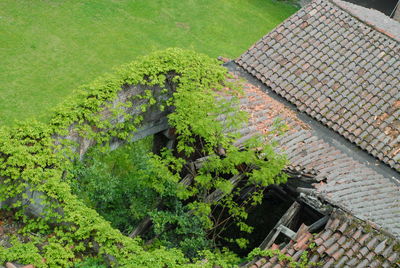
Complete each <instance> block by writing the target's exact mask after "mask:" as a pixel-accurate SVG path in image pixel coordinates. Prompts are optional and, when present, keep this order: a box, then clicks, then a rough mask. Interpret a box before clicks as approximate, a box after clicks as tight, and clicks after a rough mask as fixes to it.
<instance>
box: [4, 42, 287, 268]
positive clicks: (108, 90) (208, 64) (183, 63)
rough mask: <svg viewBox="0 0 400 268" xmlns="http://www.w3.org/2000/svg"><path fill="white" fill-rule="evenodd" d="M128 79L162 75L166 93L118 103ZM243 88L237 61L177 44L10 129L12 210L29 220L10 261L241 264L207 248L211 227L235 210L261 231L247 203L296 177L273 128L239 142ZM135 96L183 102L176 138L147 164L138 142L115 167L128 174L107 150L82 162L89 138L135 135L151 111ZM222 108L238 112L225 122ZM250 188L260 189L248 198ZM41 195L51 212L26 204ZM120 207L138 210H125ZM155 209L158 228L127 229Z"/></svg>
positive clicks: (8, 253) (151, 81)
mask: <svg viewBox="0 0 400 268" xmlns="http://www.w3.org/2000/svg"><path fill="white" fill-rule="evenodd" d="M127 85H142V86H146V85H147V86H149V87H153V86H158V87H159V88H160V94H161V95H162V97H161V98H159V96H156V95H154V94H153V93H154V92H153V91H151V90H149V89H146V88H144V89H143V88H142V89H143V90H142V92H141V93H140V94H139V95H134V96H132V98H128V99H126V100H125V101H126V102H123V103H118V104H116V103H115V102H114V100H116V99H117V98H118V94H119V93H120V92H121V91H122V90H123V89H122V88H127ZM227 88H229V90H228V89H227ZM171 91H173V94H172V95H171ZM139 92H140V91H139ZM238 94H240V88H238V87H237V86H236V85H234V84H231V83H228V82H227V73H226V70H225V69H224V68H223V67H221V66H219V64H218V62H217V61H215V60H212V59H210V58H208V57H207V56H205V55H201V54H196V53H194V52H191V51H185V50H180V49H169V50H166V51H162V52H157V53H154V54H152V55H150V56H147V57H143V58H142V59H140V60H138V61H135V62H133V63H131V64H129V65H126V66H124V67H122V68H121V69H120V70H118V71H117V72H116V73H115V74H113V75H109V76H106V77H103V78H101V79H99V80H97V81H95V82H94V83H92V84H90V85H87V86H84V87H82V88H81V90H80V91H78V92H77V94H76V95H75V96H74V97H73V98H71V99H70V100H68V101H67V102H66V103H65V104H64V106H62V107H60V108H59V110H58V111H57V113H56V114H55V115H54V116H53V118H52V120H51V122H50V123H49V124H47V125H44V124H42V123H28V124H20V125H18V126H16V127H13V128H1V129H0V156H1V158H0V160H1V161H0V177H1V178H2V182H1V184H0V198H1V199H0V201H6V200H10V199H13V200H12V201H13V202H9V205H8V206H7V209H9V210H12V211H15V219H16V220H19V221H21V222H22V224H23V225H24V227H23V228H22V230H21V233H20V234H19V235H18V236H14V237H12V238H10V239H11V240H10V241H9V242H10V245H11V246H10V247H0V262H4V261H17V262H21V263H33V264H35V266H37V267H66V266H71V265H73V264H75V263H77V264H78V263H82V262H84V263H85V262H94V263H95V262H97V260H99V258H100V259H102V260H103V261H104V262H105V263H106V264H107V265H109V266H116V265H118V266H121V267H124V266H125V267H198V266H200V267H212V266H214V265H219V266H222V267H232V266H234V264H235V263H237V262H238V258H237V257H235V256H234V255H232V253H230V252H225V251H218V250H212V249H213V247H210V249H211V250H210V249H207V250H204V249H206V248H208V246H209V242H210V241H211V242H212V239H211V240H210V239H205V237H206V236H205V235H207V237H208V238H209V237H210V236H211V237H212V236H213V235H214V234H213V231H214V230H215V228H216V227H217V226H219V225H221V224H222V223H223V222H222V221H227V220H233V221H234V222H235V224H237V225H238V226H239V227H240V230H242V231H245V232H251V226H248V225H247V224H246V223H245V219H246V217H247V213H246V206H248V205H256V204H257V203H259V202H260V200H261V199H260V196H261V195H262V191H263V187H265V186H267V185H270V184H274V183H276V184H278V183H282V182H285V181H286V176H285V175H284V174H282V172H281V170H282V168H283V167H284V165H285V164H286V160H285V158H284V157H282V156H280V155H277V154H275V153H274V151H273V147H272V145H271V144H269V143H266V142H265V140H264V139H263V138H262V137H254V138H253V139H250V140H248V141H246V142H243V143H242V144H241V146H234V145H233V143H234V141H236V140H237V139H238V138H239V137H240V135H239V134H238V133H235V132H234V131H233V132H230V131H229V130H234V129H235V128H236V127H238V126H240V125H242V124H243V122H244V121H243V120H245V115H244V114H243V113H242V112H240V111H238V110H237V107H238V106H237V102H238V100H237V98H236V96H237V95H238ZM225 95H230V96H231V97H232V98H228V99H227V98H224V97H222V96H225ZM167 96H171V97H170V98H165V97H167ZM135 100H140V102H141V105H140V107H136V108H138V109H139V111H141V112H142V113H145V112H146V111H147V110H148V109H150V108H151V109H153V108H154V107H155V108H157V109H160V110H164V109H169V108H168V107H173V109H172V111H173V112H172V113H170V114H169V115H168V120H169V124H170V125H171V127H173V128H174V129H175V132H176V136H177V143H176V145H175V146H174V147H173V149H172V150H163V151H162V153H161V154H160V155H155V154H153V155H150V156H145V155H142V156H141V157H142V159H141V160H146V161H144V162H143V163H146V166H145V167H143V166H140V163H137V166H135V165H131V163H129V161H131V155H130V154H135V152H132V153H130V154H128V155H124V154H123V153H122V154H121V155H119V158H120V159H122V160H123V161H126V163H121V167H120V168H118V169H117V170H114V172H115V173H116V174H118V176H120V177H119V178H118V177H110V175H109V174H108V171H109V169H112V168H113V167H115V166H112V165H111V166H103V167H100V166H98V165H97V162H96V159H92V160H90V159H89V160H88V161H93V162H92V167H93V168H92V169H90V168H89V169H82V168H81V169H79V168H78V169H76V168H74V167H73V165H72V164H73V162H76V161H78V160H79V157H80V155H79V153H80V152H81V149H79V148H81V147H79V146H82V144H86V143H87V142H92V143H93V142H96V146H94V147H93V148H94V150H100V151H104V150H107V148H108V145H109V144H110V142H111V141H112V140H115V139H116V138H118V139H120V140H121V139H129V138H130V137H131V136H132V133H134V131H135V130H136V128H137V127H139V126H140V124H141V123H142V121H143V116H142V115H141V114H140V113H139V114H135V116H133V115H132V113H129V112H132V109H131V108H132V107H131V106H132V102H134V101H135ZM134 110H135V109H134ZM221 115H225V116H226V115H229V116H226V117H225V120H222V121H221V120H219V118H220V116H221ZM277 131H279V129H278V130H277ZM74 137H75V138H74ZM74 140H75V142H74ZM117 153H118V152H117ZM105 157H107V156H105ZM199 158H201V159H204V161H203V162H202V165H201V167H199V168H198V169H196V170H195V173H190V174H191V176H192V177H191V179H190V180H189V181H188V182H186V183H183V181H185V180H184V178H183V177H182V175H183V174H185V173H187V172H185V170H186V169H188V165H190V163H192V162H193V161H195V160H196V159H199ZM107 169H108V170H107ZM92 175H93V176H92ZM122 175H123V176H122ZM94 176H96V178H95V177H94ZM122 177H124V179H123V180H120V179H121V178H122ZM134 178H136V179H134ZM137 178H140V179H137ZM79 179H80V181H79V183H77V182H76V180H79ZM94 179H98V180H99V181H98V183H96V182H95V181H94ZM121 187H124V191H122V189H121ZM106 188H107V189H106ZM138 188H140V192H138ZM243 189H245V190H246V191H250V192H251V193H252V194H250V195H245V198H243V195H242V190H243ZM107 190H108V191H107ZM125 190H126V191H125ZM74 193H75V194H74ZM133 195H135V196H133ZM124 198H129V200H128V202H126V203H124V200H123V199H124ZM125 201H126V200H125ZM33 203H41V206H39V208H41V209H39V212H38V211H36V212H38V213H39V214H40V216H39V217H37V216H34V215H30V214H26V213H25V212H32V209H29V208H32V206H31V205H32V204H33ZM143 204H145V206H142V205H143ZM91 207H93V208H96V209H98V210H99V213H100V215H99V213H98V212H97V211H96V210H94V209H93V208H91ZM115 207H118V208H119V207H121V208H122V211H125V212H126V213H129V216H130V217H127V218H124V219H122V218H121V215H120V214H119V213H120V211H115ZM215 207H222V208H223V209H225V210H226V211H228V212H229V217H228V218H227V219H215V218H213V209H214V208H215ZM113 210H114V211H113ZM146 213H147V214H148V215H149V216H150V217H151V219H152V220H153V224H154V228H153V233H149V234H146V235H147V237H146V235H144V236H143V239H144V240H142V239H140V238H138V237H136V238H134V239H132V238H130V237H128V236H126V235H124V234H123V233H126V234H127V233H129V232H130V231H131V228H132V226H134V225H135V223H136V222H137V221H138V220H139V219H140V218H142V217H143V216H145V215H146ZM33 214H34V213H33ZM101 215H103V216H104V217H106V218H107V217H108V220H111V221H112V222H113V225H114V227H118V228H120V229H121V230H122V232H123V233H121V232H120V231H119V230H118V229H116V228H113V226H112V225H111V224H110V223H109V222H108V221H106V220H105V219H104V218H103V217H102V216H101ZM237 242H238V243H240V244H243V245H244V243H245V241H242V240H238V241H237ZM211 246H213V245H211ZM88 258H89V259H88ZM90 258H93V259H90Z"/></svg>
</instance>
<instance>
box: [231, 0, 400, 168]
mask: <svg viewBox="0 0 400 268" xmlns="http://www.w3.org/2000/svg"><path fill="white" fill-rule="evenodd" d="M236 63H238V64H239V65H240V66H241V67H243V68H244V69H245V70H246V71H247V72H249V73H251V74H252V75H253V76H255V77H256V78H257V79H259V80H260V81H261V82H262V83H264V84H265V85H267V86H268V87H270V88H271V89H272V90H273V91H275V92H276V93H278V94H279V95H281V96H283V97H284V98H286V99H287V100H288V101H290V102H291V103H293V104H295V105H296V107H297V108H298V109H299V110H300V111H304V112H306V113H307V114H309V115H310V116H312V117H313V118H314V119H316V120H318V121H320V122H321V123H323V124H325V125H326V126H328V127H329V128H331V129H332V130H334V131H336V132H337V133H339V134H341V135H342V136H344V137H345V138H346V139H348V140H349V141H351V142H353V143H354V144H356V145H358V146H359V147H360V148H362V149H364V150H366V151H367V152H369V153H370V154H372V155H373V156H375V157H376V158H378V159H380V160H381V161H383V162H385V163H386V164H388V165H390V166H391V167H393V168H395V169H397V170H400V119H399V118H400V24H399V23H397V22H395V21H393V20H391V19H389V18H387V17H383V14H381V15H380V13H379V12H377V11H373V10H368V9H365V8H361V7H358V6H355V5H352V4H349V3H345V2H342V1H339V0H332V1H327V0H316V1H314V2H312V3H310V4H309V5H307V6H305V7H304V8H302V9H301V10H299V11H298V12H297V13H295V14H294V15H293V16H291V17H290V18H289V19H287V20H286V21H284V22H283V23H282V24H281V25H279V26H278V27H277V28H275V29H274V30H273V31H272V32H270V33H269V34H267V35H266V36H264V37H263V38H262V39H261V40H260V41H258V42H257V43H256V44H255V45H254V46H253V47H251V48H250V49H249V50H248V51H247V52H245V53H244V54H243V55H241V56H240V58H238V59H237V60H236Z"/></svg>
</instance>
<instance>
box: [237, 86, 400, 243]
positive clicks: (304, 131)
mask: <svg viewBox="0 0 400 268" xmlns="http://www.w3.org/2000/svg"><path fill="white" fill-rule="evenodd" d="M244 92H245V95H244V96H243V97H242V99H241V109H242V110H244V111H246V112H248V113H249V115H250V122H249V124H248V125H247V126H244V127H243V129H241V130H239V131H240V132H241V133H242V134H243V136H244V137H243V138H242V139H245V138H248V137H251V136H252V135H255V134H256V133H260V132H261V133H265V134H268V133H270V131H271V130H272V129H273V128H274V122H276V121H277V120H279V121H280V122H281V124H286V125H287V127H288V130H287V131H286V132H285V133H284V134H283V135H279V136H275V137H273V138H274V139H275V140H277V141H278V142H279V144H280V145H279V147H278V148H277V149H278V150H279V151H281V152H284V153H285V154H286V155H287V157H288V160H289V162H290V166H289V167H288V171H289V172H290V173H292V174H295V175H296V176H298V177H306V178H307V179H308V180H311V181H312V182H313V186H314V187H313V188H298V189H297V190H298V191H299V192H301V193H303V194H302V198H303V200H305V201H306V203H307V204H309V205H311V206H313V207H314V208H315V209H316V210H319V211H321V210H323V208H320V207H318V206H320V203H319V202H318V200H322V201H324V202H328V203H330V204H332V205H334V206H336V207H339V208H341V209H343V210H344V211H347V212H349V213H351V214H353V215H354V216H355V217H357V218H359V219H362V220H366V221H370V222H371V224H372V225H375V227H376V228H378V229H379V228H383V229H385V230H387V231H388V232H389V233H391V234H392V235H394V236H395V237H397V238H399V237H400V225H399V222H400V186H399V185H398V184H397V183H396V181H395V180H393V179H392V178H390V177H388V176H385V175H383V174H381V173H380V172H378V171H377V170H375V169H374V168H373V167H371V166H369V165H368V164H366V163H363V162H360V161H358V160H357V159H355V158H354V157H353V155H351V154H348V152H346V151H343V150H341V149H340V148H337V147H335V146H334V145H333V144H331V143H329V142H328V141H326V140H325V139H324V138H323V137H322V136H321V135H320V133H317V130H315V129H314V128H313V127H312V126H311V125H310V124H308V123H307V122H304V121H302V120H301V119H299V117H298V116H297V114H296V112H294V111H293V110H291V109H290V108H288V107H286V106H285V105H284V104H282V103H281V102H279V101H277V100H275V99H274V98H272V97H271V96H269V95H267V94H266V93H264V92H263V91H261V89H260V88H258V87H256V86H254V85H252V84H250V83H247V84H245V85H244ZM314 201H315V202H314ZM321 212H322V213H324V211H321Z"/></svg>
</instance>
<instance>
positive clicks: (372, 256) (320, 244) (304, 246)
mask: <svg viewBox="0 0 400 268" xmlns="http://www.w3.org/2000/svg"><path fill="white" fill-rule="evenodd" d="M398 247H399V244H398V241H396V240H395V239H392V238H390V237H388V236H387V235H385V234H383V233H381V232H378V231H376V230H374V229H373V228H371V227H370V226H369V225H368V224H365V223H363V222H361V221H359V220H357V219H356V218H354V217H353V216H351V215H349V214H347V213H343V212H342V211H340V210H336V211H334V212H333V213H332V214H331V216H330V219H329V221H328V223H327V224H326V226H325V228H324V229H323V230H322V231H321V232H319V233H318V234H316V235H312V234H311V233H309V232H308V231H307V227H306V226H304V225H303V226H301V227H300V228H299V230H298V232H297V234H296V238H295V239H293V240H291V241H290V242H289V243H288V244H287V245H285V246H284V247H283V248H281V249H280V251H281V253H283V254H285V255H287V256H290V257H291V258H292V259H293V260H294V261H301V256H302V254H303V252H305V251H307V258H308V259H309V260H310V262H312V263H316V264H317V265H315V267H394V265H396V263H397V264H399V263H398V261H399V259H400V249H399V248H398ZM272 249H279V246H278V245H275V244H274V245H273V246H272ZM246 267H250V268H267V267H287V266H285V263H284V262H282V261H280V260H279V258H278V257H276V256H274V257H261V258H259V259H258V260H254V261H253V262H251V263H250V264H247V266H246Z"/></svg>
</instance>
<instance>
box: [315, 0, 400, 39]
mask: <svg viewBox="0 0 400 268" xmlns="http://www.w3.org/2000/svg"><path fill="white" fill-rule="evenodd" d="M314 1H318V0H314ZM314 1H312V2H314ZM322 1H327V2H330V3H331V4H333V5H335V6H336V7H338V8H340V9H341V10H343V11H344V12H346V13H347V14H349V15H350V16H352V17H353V18H355V19H356V20H358V21H360V22H362V23H364V24H365V25H367V26H369V27H371V28H372V29H374V30H375V31H377V32H380V33H382V34H384V35H386V36H387V37H389V38H390V39H392V40H394V41H396V42H398V43H400V34H399V36H397V35H395V34H393V33H390V32H388V30H387V29H383V27H380V26H379V25H376V24H374V23H372V22H371V21H368V20H366V19H363V18H361V17H360V16H359V14H357V12H355V11H354V10H352V9H350V8H349V7H346V5H348V6H353V7H354V6H355V7H357V8H362V9H366V10H370V11H372V12H376V13H380V14H381V16H384V17H386V18H387V19H388V20H390V22H392V23H394V24H398V26H399V29H400V23H399V22H397V21H395V20H393V19H392V18H390V17H388V16H386V15H385V14H384V13H382V12H380V11H379V10H376V9H373V8H366V7H362V6H359V5H356V4H353V3H350V2H344V1H341V0H322Z"/></svg>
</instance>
